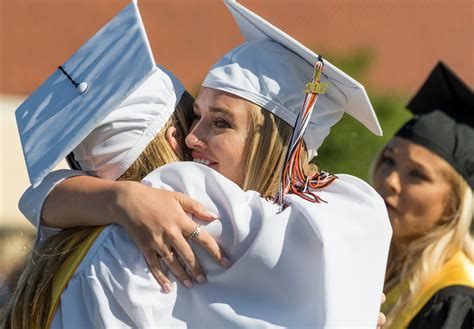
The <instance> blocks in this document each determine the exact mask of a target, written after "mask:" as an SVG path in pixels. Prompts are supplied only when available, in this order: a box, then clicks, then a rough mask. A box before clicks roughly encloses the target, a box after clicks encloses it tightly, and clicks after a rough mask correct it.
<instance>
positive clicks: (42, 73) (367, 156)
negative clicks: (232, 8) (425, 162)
mask: <svg viewBox="0 0 474 329" xmlns="http://www.w3.org/2000/svg"><path fill="white" fill-rule="evenodd" d="M128 2H129V1H128V0H41V1H40V0H0V122H1V135H0V138H1V139H0V147H1V148H0V155H1V161H0V285H1V281H2V278H5V277H6V276H8V275H9V274H10V273H11V272H12V271H13V269H14V268H15V267H16V266H17V264H18V263H19V261H20V260H21V255H23V254H24V253H25V251H27V250H29V248H30V245H31V239H32V237H33V233H34V232H33V230H32V227H31V226H30V225H29V224H28V222H27V221H26V220H25V219H24V218H23V217H22V215H21V214H20V212H19V211H18V210H17V203H18V199H19V197H20V196H21V194H22V193H23V191H24V190H25V189H26V187H27V186H28V185H29V181H28V179H27V173H26V168H25V165H24V161H23V154H22V151H21V147H20V144H19V138H18V134H17V130H16V123H15V119H14V110H15V109H16V107H18V106H19V104H21V102H22V101H23V100H24V99H25V98H26V97H27V96H28V95H29V94H30V93H31V92H33V91H34V90H35V89H36V88H37V87H38V86H39V85H40V84H41V83H42V81H44V80H45V79H46V78H47V77H48V76H49V75H50V74H52V72H54V70H56V68H57V67H58V65H61V64H62V63H63V62H64V61H65V60H66V59H67V58H68V57H69V56H70V55H71V54H72V53H73V52H74V51H75V50H76V49H77V48H78V47H80V46H81V45H82V44H83V43H84V42H85V41H86V40H87V39H89V38H90V37H91V36H92V35H93V34H94V33H95V32H96V31H97V30H98V29H99V28H100V27H102V26H103V25H104V24H105V23H107V21H108V20H110V19H111V18H112V17H113V16H114V15H115V14H116V13H117V12H119V11H120V10H121V9H122V8H123V7H125V6H126V5H127V4H128ZM240 2H241V3H242V4H244V5H245V6H247V7H248V8H250V9H251V10H253V11H255V12H256V13H258V14H259V15H261V16H263V17H264V18H266V19H268V20H269V21H270V22H272V23H273V24H275V25H276V26H278V27H280V28H281V29H283V30H284V31H286V32H287V33H289V34H290V35H292V36H294V37H295V38H296V39H297V40H299V41H300V42H302V43H303V44H305V45H307V46H308V47H309V48H312V49H313V50H314V51H315V52H317V53H319V54H322V55H323V56H324V57H325V58H326V59H328V60H329V61H331V62H333V63H334V64H336V65H338V66H340V67H341V68H342V69H343V70H346V71H347V72H348V73H349V74H351V75H352V76H354V77H355V78H356V79H358V80H359V81H360V82H362V83H363V84H364V85H365V86H366V87H367V89H368V92H369V96H370V97H371V100H372V102H373V104H374V107H375V109H376V111H377V113H378V115H379V117H380V120H381V124H382V128H383V129H384V131H385V138H382V139H380V138H375V137H373V136H370V135H369V133H368V132H366V131H365V130H364V129H363V128H361V127H360V125H359V124H358V123H355V121H354V120H351V119H350V118H345V119H344V120H343V121H342V123H340V124H339V125H338V126H337V127H336V128H335V133H333V134H332V136H331V137H330V138H329V139H328V140H327V142H326V143H325V145H324V146H323V148H322V149H321V150H320V155H319V158H318V160H317V162H318V164H319V165H320V166H322V167H323V168H324V169H326V170H329V171H332V172H336V173H337V172H341V171H344V172H348V173H352V174H356V175H358V176H361V177H363V178H364V179H368V167H369V164H370V161H371V160H372V158H373V157H374V154H375V152H376V151H377V149H378V148H379V147H380V145H382V144H383V143H384V141H385V140H386V139H387V138H389V137H390V136H391V135H392V134H393V132H394V130H396V129H397V128H398V127H399V126H400V124H401V123H402V122H403V121H404V120H406V118H407V117H408V116H409V114H408V113H407V112H406V111H405V110H404V109H403V107H404V104H405V102H406V100H407V99H408V97H409V96H410V95H411V94H413V93H414V92H415V90H416V89H417V88H418V86H419V85H420V84H421V82H422V81H423V78H424V77H425V76H426V75H427V74H428V72H429V71H430V69H431V68H432V67H433V66H434V65H435V64H436V62H437V61H438V60H440V59H441V60H444V61H445V62H446V63H448V65H449V66H450V67H452V68H453V69H454V70H455V71H456V72H457V73H458V74H459V75H460V76H461V78H462V79H464V80H465V81H466V82H467V83H469V84H470V85H471V86H472V85H473V84H474V48H473V46H474V45H473V43H474V23H473V21H474V2H473V1H472V0H432V1H424V0H399V1H395V0H332V1H322V0H241V1H240ZM139 7H140V10H141V13H142V17H143V20H144V24H145V28H146V30H147V33H148V37H149V40H150V43H151V46H152V49H153V52H154V55H155V59H156V61H157V62H159V63H160V64H162V65H164V66H165V67H167V68H168V69H170V70H171V71H173V72H174V73H175V74H176V75H177V76H178V77H179V78H180V79H181V81H182V82H183V83H184V84H185V85H186V86H187V88H188V89H189V90H190V91H191V92H192V93H194V94H196V92H197V91H198V88H199V85H200V82H201V80H202V79H203V77H204V75H205V74H206V72H207V70H208V69H209V68H210V67H211V65H212V64H213V63H214V62H215V61H216V60H217V59H218V58H219V57H220V56H222V55H223V54H224V53H225V52H227V51H228V50H230V49H231V48H232V47H234V46H236V45H237V44H238V43H240V42H241V41H242V40H243V39H242V37H241V36H240V33H239V31H238V28H237V27H236V25H235V24H234V21H233V19H232V17H231V15H230V14H229V13H228V12H227V10H226V8H225V6H224V4H223V3H222V1H220V0H141V1H139ZM62 166H63V165H62Z"/></svg>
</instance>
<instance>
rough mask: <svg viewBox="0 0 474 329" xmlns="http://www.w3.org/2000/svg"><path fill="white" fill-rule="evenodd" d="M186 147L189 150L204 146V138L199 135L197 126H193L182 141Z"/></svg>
mask: <svg viewBox="0 0 474 329" xmlns="http://www.w3.org/2000/svg"><path fill="white" fill-rule="evenodd" d="M184 142H185V143H186V146H187V147H188V148H190V149H196V148H198V147H203V146H204V144H205V143H204V138H203V136H202V135H201V134H200V128H199V124H197V125H194V127H192V129H191V130H190V131H189V133H188V135H187V136H186V138H185V139H184Z"/></svg>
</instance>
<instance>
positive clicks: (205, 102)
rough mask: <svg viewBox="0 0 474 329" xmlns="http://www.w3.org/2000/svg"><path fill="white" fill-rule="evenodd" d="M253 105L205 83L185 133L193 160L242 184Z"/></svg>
mask: <svg viewBox="0 0 474 329" xmlns="http://www.w3.org/2000/svg"><path fill="white" fill-rule="evenodd" d="M253 106H255V105H253V104H252V103H250V102H248V101H246V100H244V99H242V98H240V97H238V96H234V95H232V94H229V93H226V92H223V91H219V90H216V89H211V88H205V87H203V88H202V89H201V91H200V92H199V95H198V96H197V98H196V101H195V103H194V113H195V115H196V118H195V120H194V122H193V125H192V126H191V129H190V132H189V134H188V136H187V137H186V146H187V147H189V148H190V149H191V155H192V158H193V161H196V162H199V163H202V164H204V165H206V166H209V167H211V168H213V169H215V170H217V171H218V172H219V173H221V174H222V175H224V176H226V177H227V178H229V179H230V180H232V181H233V182H235V183H236V184H238V185H239V186H241V187H242V185H243V182H244V179H245V173H246V162H247V153H248V148H249V146H248V144H249V140H250V139H251V138H250V137H251V134H249V130H250V127H251V115H250V111H251V110H252V107H253Z"/></svg>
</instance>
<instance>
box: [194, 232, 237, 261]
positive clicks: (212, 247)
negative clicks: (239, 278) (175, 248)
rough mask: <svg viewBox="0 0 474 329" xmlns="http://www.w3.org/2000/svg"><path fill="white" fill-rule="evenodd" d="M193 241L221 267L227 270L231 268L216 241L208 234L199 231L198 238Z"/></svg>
mask: <svg viewBox="0 0 474 329" xmlns="http://www.w3.org/2000/svg"><path fill="white" fill-rule="evenodd" d="M194 240H195V241H196V242H197V243H199V244H200V245H201V246H202V247H203V248H204V249H205V250H206V251H207V252H208V253H209V254H210V255H211V256H212V257H213V258H214V259H215V260H216V262H218V263H219V264H221V265H222V266H223V267H225V268H229V267H231V266H232V263H231V262H230V260H229V259H228V258H227V257H226V255H225V254H224V251H223V250H222V249H221V248H220V247H219V245H218V244H217V241H216V240H215V239H214V238H213V237H212V236H211V235H210V234H209V233H208V232H206V231H205V230H201V232H200V234H199V236H198V237H196V238H194Z"/></svg>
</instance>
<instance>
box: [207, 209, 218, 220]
mask: <svg viewBox="0 0 474 329" xmlns="http://www.w3.org/2000/svg"><path fill="white" fill-rule="evenodd" d="M206 214H207V215H208V216H209V217H211V218H214V219H217V218H219V216H217V215H216V214H215V213H213V212H212V211H209V210H206Z"/></svg>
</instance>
